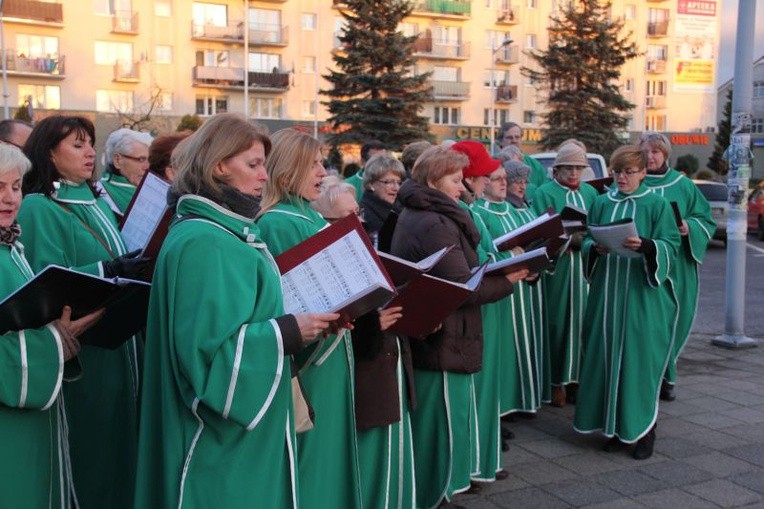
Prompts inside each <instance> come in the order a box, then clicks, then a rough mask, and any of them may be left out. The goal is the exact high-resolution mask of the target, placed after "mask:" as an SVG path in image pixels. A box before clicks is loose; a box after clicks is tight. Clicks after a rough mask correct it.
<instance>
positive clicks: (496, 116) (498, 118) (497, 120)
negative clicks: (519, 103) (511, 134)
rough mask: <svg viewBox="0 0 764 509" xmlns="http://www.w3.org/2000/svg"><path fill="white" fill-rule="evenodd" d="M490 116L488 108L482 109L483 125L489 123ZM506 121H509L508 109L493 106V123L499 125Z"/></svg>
mask: <svg viewBox="0 0 764 509" xmlns="http://www.w3.org/2000/svg"><path fill="white" fill-rule="evenodd" d="M490 118H491V110H490V108H486V109H484V110H483V125H491V123H490V122H489V119H490ZM507 122H509V110H506V109H499V108H494V109H493V125H495V126H499V125H501V124H505V123H507Z"/></svg>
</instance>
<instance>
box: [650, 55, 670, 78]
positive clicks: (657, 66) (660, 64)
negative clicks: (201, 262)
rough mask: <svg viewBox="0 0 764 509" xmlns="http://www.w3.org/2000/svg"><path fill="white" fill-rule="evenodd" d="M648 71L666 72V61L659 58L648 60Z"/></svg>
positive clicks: (655, 72) (654, 72)
mask: <svg viewBox="0 0 764 509" xmlns="http://www.w3.org/2000/svg"><path fill="white" fill-rule="evenodd" d="M647 72H649V73H652V74H664V73H665V72H666V61H665V60H663V59H659V58H655V59H650V60H648V61H647Z"/></svg>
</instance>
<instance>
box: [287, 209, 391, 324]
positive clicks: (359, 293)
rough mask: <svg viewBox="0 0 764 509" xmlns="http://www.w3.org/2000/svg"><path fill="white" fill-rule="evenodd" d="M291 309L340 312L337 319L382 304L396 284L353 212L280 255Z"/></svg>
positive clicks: (346, 319) (349, 317)
mask: <svg viewBox="0 0 764 509" xmlns="http://www.w3.org/2000/svg"><path fill="white" fill-rule="evenodd" d="M276 264H277V265H278V267H279V271H280V272H281V286H282V290H283V294H284V310H285V311H286V312H287V313H340V319H339V320H338V325H343V324H345V323H348V322H351V321H353V320H354V319H356V318H357V317H359V316H361V315H364V314H366V313H368V312H369V311H371V310H372V309H376V308H379V307H381V306H383V305H384V304H385V303H386V302H388V301H389V300H390V298H391V297H392V296H393V295H395V286H394V284H393V282H392V280H391V279H390V276H389V275H388V274H387V271H385V268H384V265H383V264H382V262H381V261H380V259H379V256H377V253H376V252H375V251H374V248H373V247H372V244H371V240H370V239H369V236H368V235H367V234H366V232H365V231H364V229H363V226H362V225H361V222H360V221H359V220H358V218H357V217H356V216H355V215H354V214H351V215H349V216H347V217H345V218H343V219H341V220H339V221H337V222H336V223H334V224H332V225H330V226H328V227H326V228H324V229H323V230H321V231H320V232H318V233H316V234H315V235H313V236H311V237H309V238H308V239H306V240H304V241H302V242H300V243H299V244H297V245H296V246H293V247H292V248H290V249H287V250H286V251H284V252H283V253H281V254H280V255H279V256H277V257H276Z"/></svg>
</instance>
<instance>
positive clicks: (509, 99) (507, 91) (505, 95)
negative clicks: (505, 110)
mask: <svg viewBox="0 0 764 509" xmlns="http://www.w3.org/2000/svg"><path fill="white" fill-rule="evenodd" d="M496 102H497V103H503V104H507V103H516V102H517V85H499V86H498V87H496Z"/></svg>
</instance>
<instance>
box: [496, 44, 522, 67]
mask: <svg viewBox="0 0 764 509" xmlns="http://www.w3.org/2000/svg"><path fill="white" fill-rule="evenodd" d="M519 62H520V47H519V46H505V47H504V48H502V49H500V50H499V51H497V52H496V63H497V64H517V63H519Z"/></svg>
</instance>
